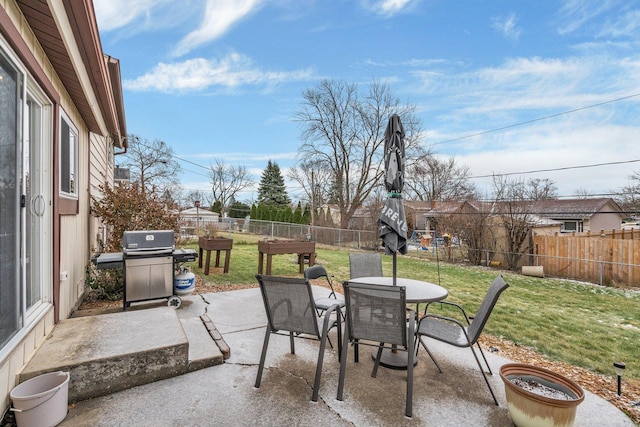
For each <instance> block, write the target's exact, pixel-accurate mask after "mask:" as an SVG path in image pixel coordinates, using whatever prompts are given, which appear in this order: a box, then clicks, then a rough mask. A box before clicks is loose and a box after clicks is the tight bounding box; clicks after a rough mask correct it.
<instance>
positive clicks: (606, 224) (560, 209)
mask: <svg viewBox="0 0 640 427" xmlns="http://www.w3.org/2000/svg"><path fill="white" fill-rule="evenodd" d="M501 205H505V206H506V205H507V202H496V203H490V202H477V201H462V202H442V203H438V204H434V208H433V209H431V210H430V211H429V212H427V213H426V214H425V215H426V217H427V226H426V227H425V228H426V229H429V230H437V232H438V233H439V234H442V233H445V232H452V233H454V234H455V235H460V236H461V238H462V239H467V238H468V236H471V237H473V236H476V237H477V236H479V232H478V230H477V229H476V230H474V224H477V219H478V218H480V217H486V218H487V220H486V221H485V222H484V223H483V225H482V226H483V227H485V232H484V233H483V236H482V238H481V239H480V238H477V239H476V243H475V245H476V246H474V245H473V244H472V245H471V246H472V247H473V248H475V249H482V250H486V251H489V252H490V253H491V254H494V253H496V252H497V253H505V252H509V249H508V248H509V245H508V243H507V240H506V234H505V230H504V227H503V223H502V221H501V219H500V215H499V212H500V211H501V210H502V207H503V206H501ZM512 208H513V207H512ZM515 208H516V209H517V211H519V212H521V216H522V217H523V218H526V220H527V221H528V222H529V223H530V224H531V225H532V230H531V231H532V234H531V235H530V238H528V239H526V240H525V242H524V243H523V246H526V247H522V248H521V251H523V252H527V251H528V246H529V244H530V242H531V241H532V240H531V239H532V237H533V235H534V234H537V235H550V234H555V233H572V232H578V233H581V232H587V231H590V232H592V233H593V232H598V233H599V232H600V231H601V230H605V231H612V230H620V229H621V226H622V219H623V218H624V216H625V215H624V212H623V211H622V209H621V208H620V206H619V205H618V204H617V203H616V202H615V201H614V200H613V199H610V198H594V199H552V200H536V201H523V202H517V206H515ZM507 210H508V209H507ZM515 216H516V217H517V216H518V214H515ZM449 228H451V229H449ZM478 239H479V240H480V241H478ZM491 256H493V255H491ZM496 256H497V259H499V260H500V261H503V259H501V258H502V256H501V255H496Z"/></svg>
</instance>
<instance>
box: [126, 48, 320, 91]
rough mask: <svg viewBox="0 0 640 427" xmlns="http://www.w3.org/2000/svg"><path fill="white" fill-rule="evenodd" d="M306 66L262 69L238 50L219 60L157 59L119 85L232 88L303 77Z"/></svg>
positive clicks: (135, 88)
mask: <svg viewBox="0 0 640 427" xmlns="http://www.w3.org/2000/svg"><path fill="white" fill-rule="evenodd" d="M311 76H312V72H311V71H310V70H295V71H263V70H260V69H258V68H255V67H254V66H253V64H252V61H251V60H250V59H249V58H248V57H246V56H244V55H241V54H239V53H231V54H229V55H227V56H226V57H224V58H222V59H220V60H215V59H211V60H207V59H204V58H194V59H189V60H186V61H183V62H176V63H169V64H168V63H159V64H158V65H156V66H155V67H154V69H153V70H151V71H150V72H148V73H147V74H145V75H143V76H140V77H138V78H136V79H134V80H125V81H124V83H123V85H124V87H125V88H126V89H129V90H133V91H159V92H165V93H171V92H194V91H200V90H203V89H207V88H209V87H214V86H221V87H225V88H234V87H238V86H242V85H260V84H262V85H270V84H278V83H282V82H289V81H299V80H307V79H310V78H311Z"/></svg>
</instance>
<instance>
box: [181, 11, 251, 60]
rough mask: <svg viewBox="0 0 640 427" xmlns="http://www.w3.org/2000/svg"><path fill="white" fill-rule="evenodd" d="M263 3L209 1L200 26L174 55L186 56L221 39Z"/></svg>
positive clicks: (185, 38)
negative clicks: (204, 45) (201, 46)
mask: <svg viewBox="0 0 640 427" xmlns="http://www.w3.org/2000/svg"><path fill="white" fill-rule="evenodd" d="M261 2H262V1H261V0H207V6H206V9H205V11H204V16H203V19H202V22H201V23H200V26H199V27H198V28H196V29H195V30H193V31H192V32H190V33H189V34H187V35H186V36H185V37H184V38H183V39H182V40H180V42H179V43H178V45H177V46H176V48H175V49H174V52H173V53H174V55H176V56H181V55H184V54H186V53H189V52H190V51H192V50H193V49H195V48H197V47H198V46H200V45H202V44H205V43H207V42H210V41H211V40H214V39H216V38H218V37H220V36H221V35H222V34H224V33H225V32H227V31H228V30H229V29H230V28H231V27H232V26H233V25H234V24H236V23H237V22H238V21H240V20H241V19H242V18H245V17H246V16H247V15H249V14H250V13H251V12H254V11H255V10H256V9H258V7H259V6H260V4H261Z"/></svg>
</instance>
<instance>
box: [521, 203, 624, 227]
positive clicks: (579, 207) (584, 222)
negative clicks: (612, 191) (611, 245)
mask: <svg viewBox="0 0 640 427" xmlns="http://www.w3.org/2000/svg"><path fill="white" fill-rule="evenodd" d="M529 211H530V212H533V213H535V215H536V216H537V217H539V218H540V219H541V223H540V224H539V225H537V226H536V228H535V232H536V233H537V234H553V233H555V232H560V233H572V232H577V233H582V232H587V231H590V232H592V233H597V232H600V231H601V230H605V231H611V230H620V229H621V228H622V219H623V218H624V217H625V214H624V212H623V211H622V208H620V206H619V205H618V204H617V203H616V202H615V201H614V200H613V199H611V198H597V199H564V200H560V199H558V200H556V199H552V200H537V201H535V202H530V204H529ZM545 221H546V223H545Z"/></svg>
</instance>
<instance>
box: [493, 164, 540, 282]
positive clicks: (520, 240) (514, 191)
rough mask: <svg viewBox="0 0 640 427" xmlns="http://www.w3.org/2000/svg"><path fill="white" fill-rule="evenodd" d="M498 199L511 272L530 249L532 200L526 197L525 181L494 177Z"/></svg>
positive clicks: (498, 212) (506, 255)
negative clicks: (530, 208) (530, 207)
mask: <svg viewBox="0 0 640 427" xmlns="http://www.w3.org/2000/svg"><path fill="white" fill-rule="evenodd" d="M493 188H494V194H495V198H496V206H495V207H496V213H497V215H498V216H499V218H500V221H501V224H502V227H503V229H504V232H505V238H506V239H505V240H506V248H504V249H505V259H506V262H507V266H508V268H509V269H511V270H516V269H517V268H518V264H519V262H520V260H521V259H522V256H523V255H524V254H526V253H527V252H528V251H529V249H530V245H529V243H530V240H531V239H532V236H531V231H532V230H533V226H534V214H533V213H532V212H530V210H529V206H530V203H529V202H530V200H529V199H528V198H527V197H526V195H527V186H526V185H525V184H524V182H523V181H517V180H514V181H510V180H508V179H506V178H504V177H499V176H494V177H493Z"/></svg>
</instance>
